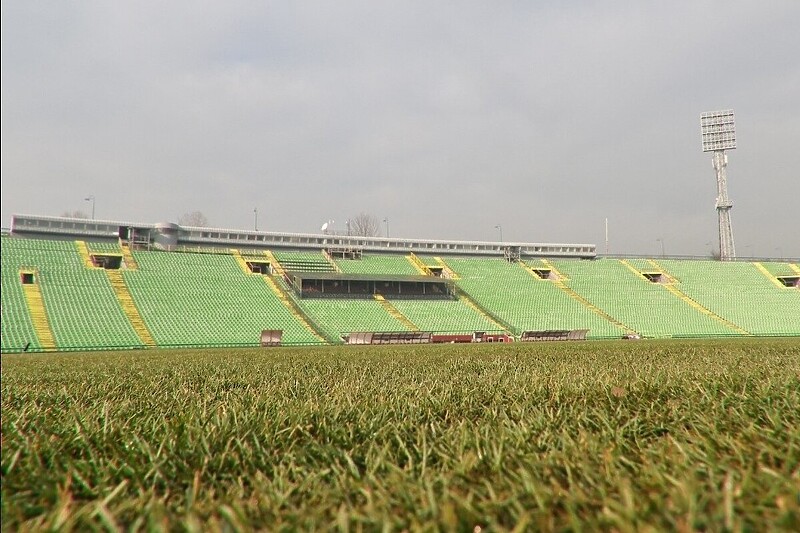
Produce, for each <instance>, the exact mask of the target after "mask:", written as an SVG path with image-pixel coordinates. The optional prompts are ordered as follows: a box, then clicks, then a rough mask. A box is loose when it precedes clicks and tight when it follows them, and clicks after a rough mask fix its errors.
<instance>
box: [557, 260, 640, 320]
mask: <svg viewBox="0 0 800 533" xmlns="http://www.w3.org/2000/svg"><path fill="white" fill-rule="evenodd" d="M542 263H543V264H544V265H546V266H547V268H549V269H550V271H551V272H553V273H554V274H555V275H556V276H557V278H556V279H554V280H552V283H553V284H554V285H555V286H556V287H558V288H559V289H561V290H562V291H563V292H564V293H565V294H567V296H569V297H570V298H572V299H573V300H575V301H577V302H579V303H580V304H581V305H583V306H584V307H586V308H587V309H589V310H590V311H591V312H592V313H594V314H596V315H597V316H599V317H601V318H604V319H605V320H608V321H609V322H611V323H612V324H614V325H615V326H617V327H618V328H621V329H622V330H623V331H624V332H625V333H626V334H628V335H633V334H637V332H636V331H635V330H633V329H631V328H629V327H628V326H626V325H625V324H623V323H622V322H620V321H619V320H617V319H616V318H614V317H613V316H611V315H609V314H608V313H606V312H605V311H603V310H602V309H600V308H599V307H597V306H596V305H594V304H593V303H592V302H590V301H589V300H587V299H586V298H584V297H583V296H581V295H580V294H578V293H577V292H575V291H574V290H572V289H571V288H570V287H568V286H567V285H566V283H564V280H568V279H569V278H567V277H566V276H564V275H563V274H561V273H560V272H559V271H557V270H556V269H555V267H554V266H553V265H552V264H551V263H550V262H549V261H548V260H547V259H542Z"/></svg>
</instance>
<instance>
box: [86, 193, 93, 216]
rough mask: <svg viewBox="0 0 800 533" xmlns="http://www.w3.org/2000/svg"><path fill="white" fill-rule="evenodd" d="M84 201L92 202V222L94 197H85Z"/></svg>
mask: <svg viewBox="0 0 800 533" xmlns="http://www.w3.org/2000/svg"><path fill="white" fill-rule="evenodd" d="M84 200H85V201H87V202H92V220H94V195H93V194H92V195H90V196H87V197H86V198H84Z"/></svg>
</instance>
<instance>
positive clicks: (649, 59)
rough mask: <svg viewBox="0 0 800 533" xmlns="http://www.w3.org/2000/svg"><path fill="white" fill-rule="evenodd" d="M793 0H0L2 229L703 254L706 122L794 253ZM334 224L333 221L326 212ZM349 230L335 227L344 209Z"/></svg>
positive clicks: (796, 73)
mask: <svg viewBox="0 0 800 533" xmlns="http://www.w3.org/2000/svg"><path fill="white" fill-rule="evenodd" d="M798 15H800V5H797V4H796V2H792V1H784V2H770V3H769V4H766V5H765V4H759V5H756V4H755V3H752V2H745V1H738V2H721V1H720V2H702V3H699V2H689V1H679V2H669V3H642V2H614V3H608V2H604V3H595V2H570V3H563V2H562V3H557V4H550V3H542V4H540V3H524V2H523V3H518V2H501V3H492V4H486V3H482V2H459V3H452V4H449V5H448V4H430V3H425V2H403V3H397V4H376V3H374V2H337V3H328V2H316V3H306V2H303V3H291V2H285V3H284V2H267V3H251V2H226V3H218V2H200V3H196V2H191V3H189V2H186V3H182V2H173V3H166V4H165V3H157V2H143V3H135V4H128V5H123V4H118V3H115V4H107V5H106V4H102V3H76V4H69V3H61V2H52V3H47V4H44V5H42V4H39V3H29V2H9V3H4V4H3V17H2V154H3V157H2V176H3V177H2V181H3V195H2V222H3V224H4V225H6V224H8V221H9V220H10V217H11V214H12V213H14V212H33V213H41V214H59V213H60V212H62V211H64V210H72V209H78V208H81V207H83V206H82V203H83V202H82V199H83V197H85V196H86V195H87V194H94V195H95V196H96V197H97V212H98V216H99V217H109V218H126V219H140V220H144V221H156V220H162V219H169V220H175V219H176V218H177V217H178V216H179V215H180V214H181V213H184V212H186V211H190V210H196V209H197V210H201V211H203V212H205V213H206V215H207V216H208V218H209V219H210V220H211V222H212V223H214V224H215V225H218V226H231V227H243V228H248V227H250V226H251V225H252V210H253V208H254V207H258V208H259V221H260V223H259V226H261V227H262V229H273V230H282V231H315V230H317V229H318V228H319V224H320V223H321V221H323V220H327V219H329V218H334V219H336V220H337V221H342V224H343V221H344V220H345V219H346V218H347V217H348V216H352V215H354V214H357V213H358V212H360V211H371V212H374V213H375V214H376V215H378V216H379V218H381V219H382V218H384V217H389V219H390V221H391V228H392V230H391V231H392V234H393V235H399V236H400V235H406V236H414V237H447V238H463V239H489V238H496V236H497V235H496V230H495V229H494V226H495V225H496V224H498V223H501V224H502V225H503V228H504V237H505V238H506V239H507V240H523V241H530V240H536V241H579V242H596V243H598V244H601V241H602V239H603V231H602V228H603V219H604V218H605V217H608V218H609V219H610V221H611V228H612V251H616V252H629V253H652V252H653V251H654V250H656V249H657V246H658V244H657V243H656V241H655V239H656V238H663V239H664V241H665V244H667V245H668V247H669V249H670V251H671V253H685V254H705V253H707V252H708V250H707V249H708V246H707V245H706V243H707V242H709V241H712V240H714V238H715V231H716V229H715V228H716V222H715V213H714V208H713V205H714V197H715V194H716V193H715V190H714V176H713V172H712V170H711V164H710V157H708V156H707V154H703V153H701V152H700V148H699V144H700V143H699V114H700V112H702V111H707V110H713V109H718V108H727V107H732V108H734V109H735V110H736V113H737V126H738V134H739V139H740V143H739V149H738V150H736V151H733V152H732V153H731V154H730V161H731V163H730V167H729V178H730V188H731V196H732V198H733V200H734V203H735V208H734V210H733V222H734V231H735V234H736V238H737V242H741V243H742V245H743V246H744V245H747V246H749V251H751V252H752V253H757V254H761V255H772V254H773V252H774V250H775V249H776V248H778V247H780V248H782V251H783V253H784V254H786V255H789V254H791V253H793V254H794V255H800V239H798V238H797V236H796V233H797V232H796V230H795V229H794V228H795V226H796V222H795V220H796V215H795V214H794V212H795V210H796V207H795V199H796V198H797V197H798V194H800V185H798V180H797V172H796V170H794V169H793V163H794V161H793V159H794V158H793V157H792V154H793V153H794V151H795V145H796V143H797V141H798V140H800V110H799V109H798V99H797V97H796V93H797V87H798V86H800V60H799V59H798V54H796V53H792V50H798V49H800V37H798V36H797V32H796V29H795V28H794V21H796V20H797V18H798ZM337 225H341V224H337ZM341 227H342V229H343V226H341Z"/></svg>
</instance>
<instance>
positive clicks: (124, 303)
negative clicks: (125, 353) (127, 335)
mask: <svg viewBox="0 0 800 533" xmlns="http://www.w3.org/2000/svg"><path fill="white" fill-rule="evenodd" d="M106 275H107V276H108V281H109V282H111V288H112V289H114V294H116V296H117V301H118V302H119V306H120V307H121V308H122V311H123V312H124V313H125V316H126V317H128V321H129V322H130V323H131V326H132V327H133V330H134V331H135V332H136V334H137V335H138V336H139V340H141V341H142V344H144V345H145V346H155V345H156V341H155V339H153V336H152V335H151V334H150V330H149V329H147V326H146V325H145V323H144V320H142V315H140V314H139V309H138V308H137V307H136V304H135V303H134V302H133V297H132V296H131V293H130V291H129V290H128V286H127V285H125V279H124V278H123V277H122V272H120V271H119V270H106Z"/></svg>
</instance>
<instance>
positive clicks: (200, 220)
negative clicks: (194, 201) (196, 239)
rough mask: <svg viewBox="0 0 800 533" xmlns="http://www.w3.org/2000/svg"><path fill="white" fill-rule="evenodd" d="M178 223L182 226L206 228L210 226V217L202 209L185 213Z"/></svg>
mask: <svg viewBox="0 0 800 533" xmlns="http://www.w3.org/2000/svg"><path fill="white" fill-rule="evenodd" d="M178 224H179V225H181V226H193V227H196V228H204V227H206V226H208V219H207V218H206V216H205V215H204V214H203V212H202V211H192V212H191V213H184V214H183V215H181V217H180V218H179V219H178Z"/></svg>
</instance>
